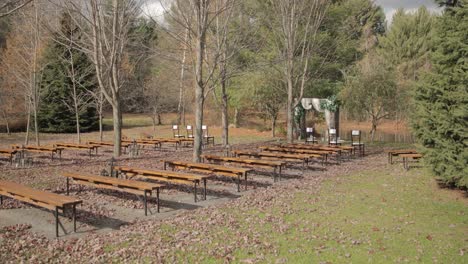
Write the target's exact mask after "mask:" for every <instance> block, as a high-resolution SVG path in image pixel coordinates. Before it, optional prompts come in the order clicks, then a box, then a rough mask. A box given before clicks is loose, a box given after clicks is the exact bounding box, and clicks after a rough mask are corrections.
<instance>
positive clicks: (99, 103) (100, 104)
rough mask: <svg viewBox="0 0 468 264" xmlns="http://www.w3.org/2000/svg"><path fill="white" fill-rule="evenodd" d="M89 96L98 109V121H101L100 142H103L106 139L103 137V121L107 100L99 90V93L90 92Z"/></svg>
mask: <svg viewBox="0 0 468 264" xmlns="http://www.w3.org/2000/svg"><path fill="white" fill-rule="evenodd" d="M88 92H89V94H90V95H91V98H92V101H91V104H92V105H94V107H95V108H96V112H97V114H98V119H99V140H100V141H102V140H103V138H104V135H103V125H102V119H103V117H104V106H105V105H106V103H107V100H106V98H104V93H103V92H102V90H101V89H98V90H97V91H95V90H89V91H88Z"/></svg>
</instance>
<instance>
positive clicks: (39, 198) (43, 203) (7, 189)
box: [0, 181, 82, 237]
mask: <svg viewBox="0 0 468 264" xmlns="http://www.w3.org/2000/svg"><path fill="white" fill-rule="evenodd" d="M3 196H5V197H10V198H13V199H16V200H19V201H22V202H25V203H29V204H32V205H36V206H38V207H42V208H46V209H49V210H52V211H53V212H54V215H55V236H56V237H58V236H59V223H60V220H59V210H61V211H62V214H65V211H66V210H67V211H68V209H70V208H71V210H72V218H73V231H74V232H76V205H78V204H81V203H82V201H81V200H79V199H76V198H73V197H68V196H64V195H60V194H56V193H51V192H46V191H40V190H36V189H32V188H30V187H26V186H24V185H21V184H17V183H14V182H9V181H0V204H2V203H3Z"/></svg>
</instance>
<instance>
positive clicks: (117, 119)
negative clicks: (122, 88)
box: [112, 97, 122, 158]
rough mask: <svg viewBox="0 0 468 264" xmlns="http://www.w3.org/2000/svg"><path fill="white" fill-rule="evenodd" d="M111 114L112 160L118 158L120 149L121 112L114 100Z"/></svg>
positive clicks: (118, 103) (116, 101)
mask: <svg viewBox="0 0 468 264" xmlns="http://www.w3.org/2000/svg"><path fill="white" fill-rule="evenodd" d="M117 98H118V97H117ZM112 113H113V122H114V158H117V157H119V156H120V154H121V148H122V112H121V109H120V102H119V100H118V99H117V100H114V102H113V104H112Z"/></svg>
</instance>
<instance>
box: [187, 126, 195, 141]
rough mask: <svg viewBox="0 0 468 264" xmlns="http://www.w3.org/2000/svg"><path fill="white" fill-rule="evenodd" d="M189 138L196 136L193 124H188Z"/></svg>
mask: <svg viewBox="0 0 468 264" xmlns="http://www.w3.org/2000/svg"><path fill="white" fill-rule="evenodd" d="M187 138H194V136H193V127H192V126H191V125H188V126H187Z"/></svg>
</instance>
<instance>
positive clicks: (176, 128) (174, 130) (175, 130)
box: [172, 125, 179, 137]
mask: <svg viewBox="0 0 468 264" xmlns="http://www.w3.org/2000/svg"><path fill="white" fill-rule="evenodd" d="M176 135H179V126H178V125H172V136H174V137H176Z"/></svg>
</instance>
